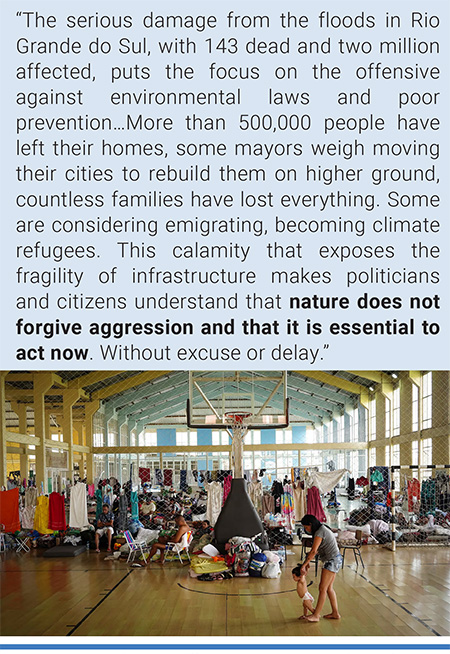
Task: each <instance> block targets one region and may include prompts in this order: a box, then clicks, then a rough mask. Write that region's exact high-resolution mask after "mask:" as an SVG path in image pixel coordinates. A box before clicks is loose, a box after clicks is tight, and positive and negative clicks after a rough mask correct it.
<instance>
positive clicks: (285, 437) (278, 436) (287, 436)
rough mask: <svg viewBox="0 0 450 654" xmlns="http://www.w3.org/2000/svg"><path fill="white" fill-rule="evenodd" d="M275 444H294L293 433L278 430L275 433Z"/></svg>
mask: <svg viewBox="0 0 450 654" xmlns="http://www.w3.org/2000/svg"><path fill="white" fill-rule="evenodd" d="M275 442H276V443H278V444H282V443H292V431H291V430H290V429H289V430H287V429H277V430H276V432H275Z"/></svg>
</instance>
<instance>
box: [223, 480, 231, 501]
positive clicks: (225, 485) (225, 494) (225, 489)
mask: <svg viewBox="0 0 450 654" xmlns="http://www.w3.org/2000/svg"><path fill="white" fill-rule="evenodd" d="M232 480H233V476H232V475H226V476H225V478H224V480H223V500H222V504H225V502H226V499H227V497H228V495H229V494H230V490H231V482H232Z"/></svg>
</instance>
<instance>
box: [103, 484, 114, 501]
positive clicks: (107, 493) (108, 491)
mask: <svg viewBox="0 0 450 654" xmlns="http://www.w3.org/2000/svg"><path fill="white" fill-rule="evenodd" d="M103 504H109V506H112V505H113V504H114V494H113V489H112V486H111V484H107V485H106V486H105V487H104V489H103Z"/></svg>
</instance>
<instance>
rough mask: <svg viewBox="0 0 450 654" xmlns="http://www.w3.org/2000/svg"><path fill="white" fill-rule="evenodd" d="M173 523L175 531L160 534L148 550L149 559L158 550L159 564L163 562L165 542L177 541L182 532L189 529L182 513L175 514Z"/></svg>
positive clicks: (182, 534) (180, 537)
mask: <svg viewBox="0 0 450 654" xmlns="http://www.w3.org/2000/svg"><path fill="white" fill-rule="evenodd" d="M175 524H176V526H177V531H176V532H175V533H173V532H172V535H171V533H170V532H169V533H166V534H165V535H164V536H160V537H159V538H158V541H157V542H156V543H153V545H152V548H151V550H150V555H149V557H148V560H149V561H151V560H152V557H153V556H154V555H155V554H156V552H157V551H158V550H159V551H160V556H159V563H160V564H162V563H164V551H165V549H166V544H167V543H168V542H169V541H170V542H171V543H179V542H180V540H181V539H182V538H183V536H184V534H185V533H186V532H188V531H189V525H188V524H187V522H186V520H185V519H184V518H183V516H182V515H176V516H175Z"/></svg>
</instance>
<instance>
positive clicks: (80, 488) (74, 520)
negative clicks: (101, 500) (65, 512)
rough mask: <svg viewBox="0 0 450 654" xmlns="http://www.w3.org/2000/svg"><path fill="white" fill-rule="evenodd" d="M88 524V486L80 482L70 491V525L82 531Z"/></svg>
mask: <svg viewBox="0 0 450 654" xmlns="http://www.w3.org/2000/svg"><path fill="white" fill-rule="evenodd" d="M88 524H89V520H88V516H87V501H86V484H83V483H82V482H78V483H77V484H75V486H73V487H72V488H71V489H70V514H69V525H70V526H71V527H77V528H78V529H82V528H83V527H86V526H87V525H88Z"/></svg>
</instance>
